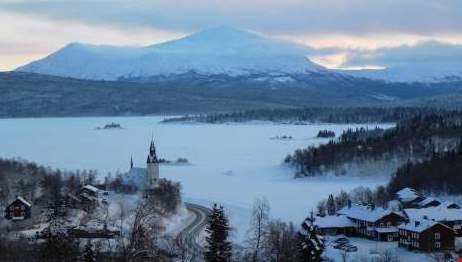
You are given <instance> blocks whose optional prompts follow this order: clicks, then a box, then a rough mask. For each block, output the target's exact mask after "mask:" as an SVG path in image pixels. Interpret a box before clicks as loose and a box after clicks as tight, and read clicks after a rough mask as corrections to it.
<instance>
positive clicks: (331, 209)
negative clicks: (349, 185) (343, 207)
mask: <svg viewBox="0 0 462 262" xmlns="http://www.w3.org/2000/svg"><path fill="white" fill-rule="evenodd" d="M326 208H327V215H329V216H333V215H335V212H337V210H336V208H335V201H334V196H333V195H332V194H330V195H329V198H328V199H327V207H326Z"/></svg>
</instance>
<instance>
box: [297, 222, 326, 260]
mask: <svg viewBox="0 0 462 262" xmlns="http://www.w3.org/2000/svg"><path fill="white" fill-rule="evenodd" d="M313 222H314V217H313V215H312V214H311V216H310V217H308V218H306V219H305V221H303V223H302V226H301V229H300V231H299V232H298V236H299V260H300V261H306V262H317V261H322V257H321V256H322V252H323V251H324V249H325V246H324V238H323V237H322V236H321V235H320V234H319V232H318V228H317V227H316V226H315V225H314V224H313Z"/></svg>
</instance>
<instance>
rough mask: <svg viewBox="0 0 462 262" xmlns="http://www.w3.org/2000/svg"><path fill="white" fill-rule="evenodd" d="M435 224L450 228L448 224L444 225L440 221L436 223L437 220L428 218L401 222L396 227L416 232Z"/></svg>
mask: <svg viewBox="0 0 462 262" xmlns="http://www.w3.org/2000/svg"><path fill="white" fill-rule="evenodd" d="M437 224H440V225H442V226H444V227H446V228H448V229H451V228H449V227H448V226H446V225H444V224H441V223H438V222H435V221H431V220H428V219H420V220H412V219H411V220H410V221H409V222H408V223H403V224H401V225H399V226H398V229H403V230H408V231H412V232H417V233H421V232H423V231H425V230H427V229H429V228H432V227H433V226H435V225H437ZM451 230H452V229H451Z"/></svg>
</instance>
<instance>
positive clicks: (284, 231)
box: [264, 220, 298, 262]
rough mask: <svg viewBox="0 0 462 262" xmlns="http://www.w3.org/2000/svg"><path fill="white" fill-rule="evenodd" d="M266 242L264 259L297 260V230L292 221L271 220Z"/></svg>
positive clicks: (275, 261)
mask: <svg viewBox="0 0 462 262" xmlns="http://www.w3.org/2000/svg"><path fill="white" fill-rule="evenodd" d="M267 231H268V232H267V234H266V235H265V242H264V251H265V254H264V256H265V257H264V258H265V259H264V261H274V262H292V261H297V260H296V259H297V244H298V236H297V231H296V230H295V227H294V225H293V224H292V223H290V224H287V223H285V222H282V221H279V220H271V221H270V222H269V224H268V229H267Z"/></svg>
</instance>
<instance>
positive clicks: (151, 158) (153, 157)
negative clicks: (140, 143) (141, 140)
mask: <svg viewBox="0 0 462 262" xmlns="http://www.w3.org/2000/svg"><path fill="white" fill-rule="evenodd" d="M147 162H148V163H158V160H157V154H156V146H155V144H154V138H152V139H151V145H150V146H149V155H148V160H147Z"/></svg>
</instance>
